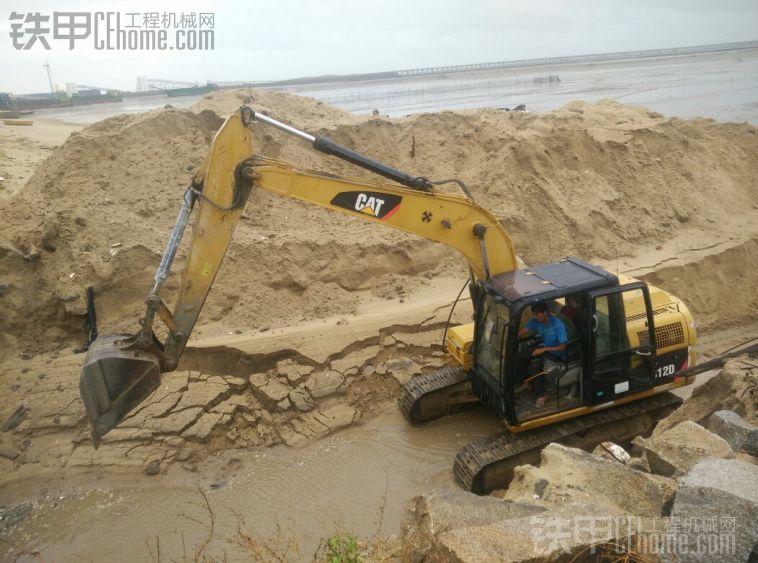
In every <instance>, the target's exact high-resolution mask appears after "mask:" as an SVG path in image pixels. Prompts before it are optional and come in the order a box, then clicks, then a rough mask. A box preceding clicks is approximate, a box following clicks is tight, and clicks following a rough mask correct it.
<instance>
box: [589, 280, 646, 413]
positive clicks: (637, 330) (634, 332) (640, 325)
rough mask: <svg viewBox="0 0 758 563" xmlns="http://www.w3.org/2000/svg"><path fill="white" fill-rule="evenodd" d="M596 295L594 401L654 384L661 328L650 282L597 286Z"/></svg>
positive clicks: (592, 340) (593, 309)
mask: <svg viewBox="0 0 758 563" xmlns="http://www.w3.org/2000/svg"><path fill="white" fill-rule="evenodd" d="M590 301H591V305H590V312H591V316H590V322H591V327H592V334H591V336H590V352H591V354H590V363H591V365H590V373H591V377H590V384H589V385H588V388H589V389H588V392H589V404H590V405H596V404H601V403H607V402H610V401H613V400H616V399H620V398H622V397H624V396H626V395H631V394H634V393H639V392H642V391H646V390H648V389H650V388H651V387H653V375H654V366H655V331H654V326H653V312H652V308H651V305H650V293H649V291H648V288H647V286H646V285H645V284H644V283H641V282H637V283H631V284H627V285H623V286H620V287H615V288H612V289H604V290H599V291H593V292H591V293H590ZM645 334H647V338H645ZM643 343H644V344H643Z"/></svg>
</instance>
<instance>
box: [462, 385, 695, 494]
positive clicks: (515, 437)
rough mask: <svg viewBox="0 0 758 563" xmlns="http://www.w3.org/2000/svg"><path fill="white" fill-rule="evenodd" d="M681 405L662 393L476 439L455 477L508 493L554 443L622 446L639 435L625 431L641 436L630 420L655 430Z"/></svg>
mask: <svg viewBox="0 0 758 563" xmlns="http://www.w3.org/2000/svg"><path fill="white" fill-rule="evenodd" d="M681 402H682V400H681V399H680V398H679V397H677V396H676V395H673V394H672V393H661V394H659V395H654V396H652V397H649V398H646V399H641V400H638V401H635V402H633V403H629V404H625V405H622V406H620V407H615V408H610V409H608V410H603V411H600V412H597V413H593V414H589V415H585V416H582V417H579V418H575V419H572V420H568V421H565V422H561V423H558V424H555V425H552V426H549V427H546V428H540V429H537V430H534V431H530V432H524V433H521V434H512V433H510V432H508V431H507V430H506V431H504V432H502V433H500V434H496V435H494V436H489V437H486V438H480V439H477V440H474V441H472V442H469V443H468V444H466V446H464V448H463V449H462V450H461V451H460V452H458V455H457V456H456V458H455V466H454V472H455V478H456V480H457V481H458V483H459V484H460V485H461V486H462V487H463V488H464V489H466V490H468V491H471V492H474V493H477V494H486V493H489V492H491V491H493V490H495V489H498V488H504V487H506V486H507V485H508V483H509V482H510V481H511V479H512V478H513V470H514V468H515V467H517V466H519V465H524V464H527V463H529V464H536V463H538V462H539V459H540V452H541V451H542V448H543V447H544V446H546V445H547V444H549V443H550V442H561V443H565V444H566V445H571V446H575V447H582V448H585V449H586V448H592V447H594V446H596V445H597V444H599V443H600V442H603V441H605V440H607V439H610V438H613V439H615V440H618V441H621V440H622V439H631V438H632V437H633V436H628V435H623V431H624V428H625V427H626V428H628V429H629V430H630V433H631V434H633V435H636V434H637V433H638V432H639V428H640V427H639V426H637V427H635V426H634V425H633V424H632V423H631V422H630V423H629V424H628V425H624V424H623V422H624V421H631V419H635V418H639V417H640V415H647V416H646V417H645V418H646V419H647V420H646V421H645V422H646V425H649V423H650V422H651V420H650V419H652V422H654V421H657V420H660V419H661V418H663V417H664V416H666V415H667V414H669V413H670V412H671V411H673V410H674V409H675V408H676V407H677V406H679V405H680V404H681ZM604 427H608V428H607V430H609V431H610V430H615V433H614V434H612V436H608V432H605V433H604V432H603V430H605V429H606V428H604ZM611 427H612V428H611ZM591 434H594V436H592V435H591Z"/></svg>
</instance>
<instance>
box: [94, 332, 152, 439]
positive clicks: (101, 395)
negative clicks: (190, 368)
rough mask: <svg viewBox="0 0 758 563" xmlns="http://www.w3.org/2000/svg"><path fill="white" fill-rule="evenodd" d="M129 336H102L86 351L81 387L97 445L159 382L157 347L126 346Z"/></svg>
mask: <svg viewBox="0 0 758 563" xmlns="http://www.w3.org/2000/svg"><path fill="white" fill-rule="evenodd" d="M130 339H131V337H130V336H129V335H123V334H116V335H110V336H104V337H99V338H97V339H96V340H95V341H94V342H93V343H92V345H91V346H90V348H89V351H88V352H87V357H86V359H85V362H84V367H83V368H82V374H81V377H80V378H79V391H80V392H81V397H82V401H83V402H84V408H85V409H86V411H87V416H88V417H89V420H90V429H91V431H92V440H93V442H94V443H95V446H97V445H98V444H99V442H100V438H101V437H102V436H104V435H105V434H106V433H108V432H109V431H110V430H111V429H113V428H114V427H115V426H116V425H118V423H119V422H121V420H123V419H124V417H126V415H127V414H129V412H130V411H131V410H132V409H133V408H134V407H136V406H137V405H138V404H140V403H141V402H142V401H144V400H145V399H146V398H147V396H148V395H150V393H152V392H153V391H154V390H155V389H156V388H157V387H158V385H160V380H161V368H160V361H159V354H158V352H157V350H154V351H151V350H141V349H138V348H135V347H130V346H128V345H127V346H125V345H124V342H128V341H129V340H130Z"/></svg>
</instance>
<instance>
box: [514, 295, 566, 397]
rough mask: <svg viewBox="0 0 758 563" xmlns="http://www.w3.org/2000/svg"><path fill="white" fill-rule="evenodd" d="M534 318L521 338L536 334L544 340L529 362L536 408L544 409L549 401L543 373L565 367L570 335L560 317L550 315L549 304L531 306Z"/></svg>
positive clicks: (522, 331) (520, 334)
mask: <svg viewBox="0 0 758 563" xmlns="http://www.w3.org/2000/svg"><path fill="white" fill-rule="evenodd" d="M531 310H532V315H533V316H532V318H531V319H529V320H528V321H527V323H526V327H525V328H524V329H522V330H521V332H520V333H519V336H523V335H524V334H526V333H527V332H534V333H536V334H538V335H539V336H540V338H541V339H542V346H540V347H538V348H535V349H534V350H533V351H532V359H531V361H530V362H529V368H528V371H529V381H530V382H531V383H532V388H533V389H534V392H535V393H536V395H537V401H536V402H535V404H534V408H537V409H539V408H542V407H543V406H545V401H547V392H546V388H545V379H544V374H543V372H548V373H549V372H553V371H554V370H556V371H557V370H560V369H561V368H562V367H563V363H564V361H565V356H566V345H567V344H568V335H567V333H566V325H565V324H563V321H561V320H560V319H559V318H558V317H555V316H554V315H551V314H550V310H549V309H548V307H547V303H544V302H543V303H534V304H533V305H532V306H531Z"/></svg>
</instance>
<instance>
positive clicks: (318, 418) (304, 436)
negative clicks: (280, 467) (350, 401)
mask: <svg viewBox="0 0 758 563" xmlns="http://www.w3.org/2000/svg"><path fill="white" fill-rule="evenodd" d="M357 415H358V411H356V410H355V409H354V408H353V407H351V406H349V405H343V404H339V403H337V404H333V405H330V406H323V407H321V408H320V410H318V411H312V412H309V413H307V414H304V415H301V416H300V417H299V418H295V419H293V420H291V421H290V422H289V426H283V427H282V428H281V429H280V434H281V437H282V440H284V443H285V444H287V445H288V446H297V445H300V444H302V443H304V442H306V441H309V440H313V439H317V438H323V437H324V436H327V435H329V434H331V433H332V432H334V431H336V430H339V429H340V428H344V427H345V426H349V425H351V424H352V423H353V421H354V420H355V418H356V417H357Z"/></svg>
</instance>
